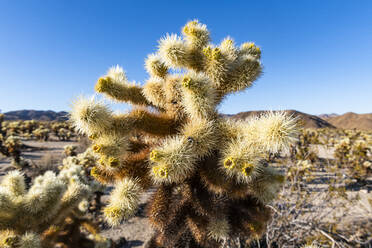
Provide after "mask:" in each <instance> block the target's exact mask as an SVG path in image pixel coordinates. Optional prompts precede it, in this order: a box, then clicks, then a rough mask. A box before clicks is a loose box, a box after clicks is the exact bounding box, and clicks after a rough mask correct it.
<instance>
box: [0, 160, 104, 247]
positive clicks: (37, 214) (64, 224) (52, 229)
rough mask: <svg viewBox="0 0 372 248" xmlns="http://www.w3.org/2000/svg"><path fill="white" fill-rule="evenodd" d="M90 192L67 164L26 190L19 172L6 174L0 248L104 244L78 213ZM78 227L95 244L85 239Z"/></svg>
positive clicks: (81, 176) (77, 168)
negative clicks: (82, 229)
mask: <svg viewBox="0 0 372 248" xmlns="http://www.w3.org/2000/svg"><path fill="white" fill-rule="evenodd" d="M92 189H94V187H92V185H90V183H89V181H88V180H87V178H86V176H85V174H84V170H83V168H82V167H81V166H78V165H73V164H71V165H70V167H69V168H64V169H63V170H62V171H60V173H59V174H58V175H56V174H55V173H53V172H51V171H48V172H46V173H45V174H44V175H41V176H38V177H36V178H35V179H34V182H33V184H32V185H31V186H30V188H29V189H27V185H26V183H25V178H24V176H23V174H22V173H21V172H19V171H12V172H9V173H8V174H7V175H6V176H5V177H4V178H3V179H2V182H1V185H0V199H1V201H0V247H9V248H18V247H20V248H21V247H22V248H23V247H24V248H26V247H33V248H37V247H42V248H44V247H45V248H47V247H48V248H50V247H57V246H58V247H96V246H97V244H101V243H107V240H103V238H102V237H100V236H99V235H98V228H97V227H96V226H95V224H94V223H92V222H91V221H89V219H87V218H84V217H81V216H83V212H81V210H79V209H78V205H79V203H80V202H81V201H83V200H84V199H86V198H87V197H89V195H90V194H92ZM82 226H83V227H85V229H86V230H87V231H88V232H90V233H92V234H94V237H96V238H97V240H99V241H97V242H95V240H91V239H88V238H87V237H85V234H83V233H82V232H81V231H80V228H81V227H82ZM106 247H110V246H109V245H108V246H106Z"/></svg>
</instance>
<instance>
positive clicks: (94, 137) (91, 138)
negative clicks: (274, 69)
mask: <svg viewBox="0 0 372 248" xmlns="http://www.w3.org/2000/svg"><path fill="white" fill-rule="evenodd" d="M88 138H89V139H90V140H95V139H96V138H97V135H96V134H91V135H89V136H88Z"/></svg>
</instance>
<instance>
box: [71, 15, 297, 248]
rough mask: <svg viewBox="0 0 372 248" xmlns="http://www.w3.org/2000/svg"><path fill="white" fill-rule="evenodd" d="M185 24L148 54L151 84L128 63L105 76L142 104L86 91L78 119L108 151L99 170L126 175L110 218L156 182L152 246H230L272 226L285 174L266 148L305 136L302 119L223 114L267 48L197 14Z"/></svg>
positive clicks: (110, 91) (118, 180)
mask: <svg viewBox="0 0 372 248" xmlns="http://www.w3.org/2000/svg"><path fill="white" fill-rule="evenodd" d="M182 32H183V36H182V37H180V36H178V35H167V36H166V37H164V38H162V39H161V40H160V41H159V50H158V52H157V53H155V54H151V55H149V56H148V57H147V59H146V62H145V65H146V70H147V71H148V73H149V75H150V77H149V79H148V80H147V81H146V83H145V84H144V85H143V87H141V86H140V85H136V84H134V83H129V81H128V79H127V77H126V75H125V73H124V71H123V69H122V68H120V67H118V66H116V67H113V68H111V69H110V70H109V71H108V73H107V75H105V76H103V77H101V78H100V79H99V80H98V82H97V84H96V86H95V89H96V91H97V92H99V93H102V94H104V95H105V96H107V97H109V98H111V99H114V100H116V101H120V102H127V103H130V104H132V105H134V107H133V109H132V110H131V111H130V112H128V113H125V114H114V113H113V112H112V111H111V110H109V109H108V108H107V107H106V106H105V105H104V104H103V103H102V102H98V101H95V100H94V98H92V99H84V98H80V99H78V100H77V101H76V102H75V103H74V108H73V110H72V112H71V119H72V121H73V122H74V124H75V126H76V127H77V129H78V130H79V131H81V132H83V133H85V134H87V135H88V136H89V137H90V138H91V139H92V140H93V146H92V148H93V150H94V151H95V152H97V154H99V155H100V164H99V165H98V166H96V167H93V168H92V170H91V175H93V176H94V177H95V178H96V179H97V180H99V181H100V182H103V183H109V182H114V183H115V185H116V187H115V189H114V191H113V192H112V194H111V198H110V202H109V205H108V206H107V207H106V208H105V210H104V213H105V216H106V218H107V220H108V222H109V223H111V224H117V223H120V221H121V220H122V219H124V218H126V217H128V216H130V215H131V214H133V213H134V212H135V208H136V206H137V205H138V198H139V197H138V195H139V194H140V193H141V192H142V191H144V190H146V189H148V188H149V187H151V186H156V187H157V191H156V192H155V193H154V195H153V197H152V200H151V201H150V203H149V207H148V215H149V219H150V221H151V223H152V225H153V227H154V229H155V234H154V236H153V237H152V238H151V240H149V242H148V243H147V244H146V247H220V246H221V245H222V243H223V241H224V240H226V239H228V238H235V237H245V238H254V237H256V236H257V235H260V234H261V233H262V232H263V231H264V229H265V224H266V222H267V221H268V219H269V218H270V210H269V208H268V207H266V206H265V204H267V203H268V202H270V201H271V200H272V199H273V198H274V197H275V196H276V194H277V192H278V190H279V189H280V187H281V185H282V183H283V181H284V176H283V175H282V174H281V173H279V171H277V170H275V169H274V168H272V167H270V166H269V165H268V163H267V161H266V159H265V158H267V154H268V153H278V152H280V151H283V150H288V149H289V146H290V145H291V144H293V143H294V142H295V141H296V137H297V134H298V132H297V120H296V119H294V118H291V117H289V116H287V115H286V114H284V113H283V112H275V113H267V114H265V115H263V116H261V117H260V118H253V119H250V120H246V121H232V120H226V119H224V118H222V117H221V115H219V113H218V111H217V107H218V105H219V104H220V103H221V101H222V100H223V99H224V98H225V97H226V96H227V95H228V94H231V93H234V92H239V91H243V90H245V89H246V88H248V87H250V86H251V85H252V82H253V81H254V80H256V79H257V77H258V76H259V75H260V74H261V63H260V57H261V50H260V48H259V47H257V46H256V45H255V44H254V43H251V42H248V43H244V44H242V45H241V46H240V47H237V46H236V45H235V43H234V40H233V39H231V38H230V37H227V38H225V39H224V40H223V41H222V42H221V43H220V44H219V45H214V44H211V43H210V35H209V31H208V30H207V28H206V26H205V25H203V24H201V23H199V22H198V21H196V20H195V21H191V22H189V23H187V24H186V26H185V27H184V28H183V29H182ZM176 72H182V73H176Z"/></svg>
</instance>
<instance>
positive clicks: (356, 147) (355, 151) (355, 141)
mask: <svg viewBox="0 0 372 248" xmlns="http://www.w3.org/2000/svg"><path fill="white" fill-rule="evenodd" d="M344 133H345V134H346V137H342V138H341V139H340V140H339V142H338V143H336V145H335V150H334V156H335V161H336V163H337V165H338V166H340V167H345V168H346V169H347V170H348V174H349V175H351V177H352V178H354V179H356V180H357V181H360V182H362V181H366V179H367V178H368V177H369V176H370V175H371V174H372V156H371V152H372V150H371V146H370V145H369V144H368V138H369V135H367V134H364V135H361V132H353V131H350V130H345V131H344Z"/></svg>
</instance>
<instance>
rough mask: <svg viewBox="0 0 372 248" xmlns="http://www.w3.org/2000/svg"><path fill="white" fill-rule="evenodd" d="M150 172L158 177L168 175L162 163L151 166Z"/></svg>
mask: <svg viewBox="0 0 372 248" xmlns="http://www.w3.org/2000/svg"><path fill="white" fill-rule="evenodd" d="M152 172H153V173H154V174H155V175H156V176H157V177H160V178H167V177H168V169H167V167H165V166H164V165H158V166H155V167H153V168H152Z"/></svg>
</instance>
